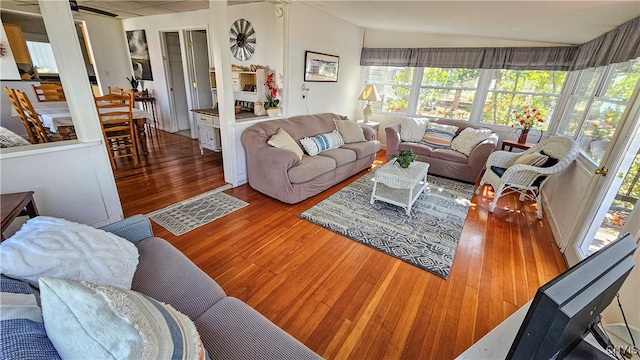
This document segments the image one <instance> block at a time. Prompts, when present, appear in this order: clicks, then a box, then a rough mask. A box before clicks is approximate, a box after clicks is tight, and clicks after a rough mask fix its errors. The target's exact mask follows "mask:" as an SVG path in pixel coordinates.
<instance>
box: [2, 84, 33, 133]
mask: <svg viewBox="0 0 640 360" xmlns="http://www.w3.org/2000/svg"><path fill="white" fill-rule="evenodd" d="M4 91H5V92H6V93H7V96H8V97H9V100H10V101H11V106H13V108H14V109H15V111H16V113H18V117H19V118H20V121H22V125H24V128H25V130H26V131H27V136H29V142H30V143H32V144H37V143H38V142H39V141H38V136H36V129H35V127H34V125H33V124H32V123H31V121H29V119H28V118H27V115H26V114H25V113H24V110H23V109H22V106H21V105H20V101H19V100H18V95H16V91H15V90H14V89H10V88H8V87H6V86H5V87H4Z"/></svg>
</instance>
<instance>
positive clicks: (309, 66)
mask: <svg viewBox="0 0 640 360" xmlns="http://www.w3.org/2000/svg"><path fill="white" fill-rule="evenodd" d="M339 62H340V57H339V56H335V55H328V54H321V53H317V52H313V51H307V52H306V53H305V60H304V81H317V82H337V81H338V65H339V64H338V63H339Z"/></svg>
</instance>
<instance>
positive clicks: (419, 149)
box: [385, 119, 499, 183]
mask: <svg viewBox="0 0 640 360" xmlns="http://www.w3.org/2000/svg"><path fill="white" fill-rule="evenodd" d="M429 121H430V122H435V123H438V124H444V125H453V126H457V127H458V131H457V132H456V136H457V135H458V134H460V132H461V131H462V130H464V129H465V128H468V127H470V128H475V129H478V128H480V127H478V126H474V125H472V124H469V123H468V122H466V121H460V120H446V119H434V120H429ZM385 133H386V135H387V160H391V155H393V154H396V153H398V151H400V150H411V151H413V153H414V154H415V155H417V156H418V160H420V161H424V162H426V163H429V164H430V166H429V174H434V175H439V176H444V177H448V178H452V179H456V180H461V181H465V182H469V183H475V182H476V180H477V179H478V176H479V175H480V172H482V169H484V165H485V163H486V162H487V158H489V155H491V153H492V152H493V151H494V150H495V148H496V146H497V145H498V141H499V137H498V134H496V133H495V132H494V133H492V134H491V136H489V138H488V139H486V140H484V141H482V142H480V143H479V144H478V145H476V147H475V148H474V149H473V150H472V151H471V154H469V156H467V155H465V154H463V153H460V152H457V151H455V150H451V149H437V148H432V147H430V146H428V145H424V144H422V143H418V142H405V141H402V139H401V138H400V123H397V124H393V125H391V126H388V127H387V128H386V129H385Z"/></svg>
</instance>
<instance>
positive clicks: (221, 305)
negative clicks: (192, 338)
mask: <svg viewBox="0 0 640 360" xmlns="http://www.w3.org/2000/svg"><path fill="white" fill-rule="evenodd" d="M195 324H196V326H197V327H198V331H199V332H200V336H201V337H202V341H203V342H204V344H205V346H206V347H207V351H208V352H209V355H210V356H211V358H212V359H281V360H306V359H321V357H320V356H318V355H317V354H315V353H314V352H313V351H311V350H309V349H308V348H307V347H306V346H305V345H304V344H302V343H301V342H300V341H298V340H296V339H295V338H294V337H292V336H291V335H289V334H287V333H286V332H284V331H282V330H281V329H279V328H278V327H277V326H275V325H274V324H273V323H272V322H271V321H269V320H268V319H267V318H265V317H264V316H262V315H261V314H260V313H258V312H257V311H255V310H254V309H252V308H250V307H249V306H248V305H247V304H245V303H243V302H241V301H240V300H238V299H236V298H231V297H229V298H225V299H223V300H221V301H219V302H217V303H216V304H215V305H214V306H213V307H211V309H209V310H207V312H206V313H204V314H203V315H202V316H201V317H200V318H198V319H197V320H196V321H195Z"/></svg>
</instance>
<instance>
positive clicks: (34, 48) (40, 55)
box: [27, 41, 58, 74]
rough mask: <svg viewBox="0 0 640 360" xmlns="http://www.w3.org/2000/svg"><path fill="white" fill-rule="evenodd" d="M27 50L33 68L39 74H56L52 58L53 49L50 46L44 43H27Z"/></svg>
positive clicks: (56, 69) (56, 66) (54, 61)
mask: <svg viewBox="0 0 640 360" xmlns="http://www.w3.org/2000/svg"><path fill="white" fill-rule="evenodd" d="M27 48H28V49H29V55H30V56H31V61H32V62H33V66H34V67H35V68H36V69H37V70H38V73H40V74H57V73H58V65H56V59H55V58H54V57H53V49H52V48H51V44H49V43H46V42H36V41H27Z"/></svg>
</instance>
